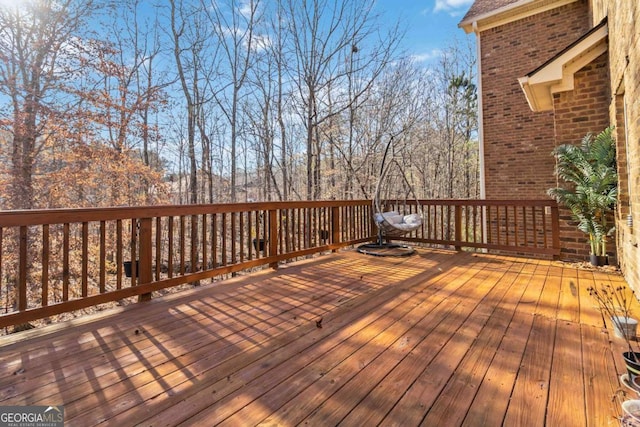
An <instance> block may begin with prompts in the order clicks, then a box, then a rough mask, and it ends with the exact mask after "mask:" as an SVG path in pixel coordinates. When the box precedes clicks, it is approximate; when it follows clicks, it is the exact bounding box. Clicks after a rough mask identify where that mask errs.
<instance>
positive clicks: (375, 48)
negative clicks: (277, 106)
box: [286, 0, 399, 199]
mask: <svg viewBox="0 0 640 427" xmlns="http://www.w3.org/2000/svg"><path fill="white" fill-rule="evenodd" d="M286 13H287V16H286V20H287V22H288V23H289V32H290V34H291V44H292V51H293V52H294V54H295V58H296V61H295V68H294V69H293V70H292V72H293V74H294V76H293V79H292V80H293V81H294V82H295V84H296V87H297V92H298V96H299V98H300V102H301V108H300V109H299V113H300V114H301V116H302V117H304V123H305V130H306V169H307V171H306V172H307V186H306V188H307V191H306V196H307V198H308V199H317V198H318V197H319V196H320V195H321V186H320V176H321V175H320V167H321V155H322V147H323V142H322V140H321V138H320V130H319V126H320V125H321V124H322V123H323V122H324V121H326V120H328V119H329V118H331V117H332V116H334V115H338V114H341V113H342V112H343V111H345V110H347V109H348V108H350V106H352V105H354V104H355V103H356V102H357V101H358V100H359V99H360V98H361V97H362V96H364V95H365V94H366V93H367V92H368V90H369V89H370V88H371V86H372V85H373V83H374V82H375V80H376V79H377V77H378V76H379V75H380V73H381V72H382V70H383V69H384V68H385V66H387V65H388V64H389V62H390V60H391V58H392V56H393V53H394V51H395V48H396V47H397V43H398V41H399V37H398V31H397V28H393V29H391V31H390V32H389V34H385V35H384V36H381V35H379V34H378V33H377V28H378V27H377V25H376V16H375V15H374V14H373V3H371V2H367V1H364V0H356V1H346V0H308V1H303V2H298V1H295V0H287V9H286ZM354 54H358V56H359V59H358V61H357V64H355V63H354V61H352V60H351V59H353V55H354ZM350 58H351V59H350ZM345 63H346V64H345ZM360 70H367V73H366V74H364V73H362V77H363V78H364V80H363V81H361V82H360V84H359V85H358V89H357V90H353V91H351V92H350V93H348V95H346V96H345V95H340V94H341V93H342V92H347V91H343V90H342V89H343V87H344V86H343V85H348V81H347V79H348V76H349V75H351V74H353V73H357V72H358V71H360ZM330 88H333V89H334V90H336V91H337V92H336V96H334V97H333V99H332V108H331V110H330V111H327V109H326V108H325V107H326V101H327V91H328V90H330ZM353 88H354V87H352V89H353Z"/></svg>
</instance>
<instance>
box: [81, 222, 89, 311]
mask: <svg viewBox="0 0 640 427" xmlns="http://www.w3.org/2000/svg"><path fill="white" fill-rule="evenodd" d="M88 276H89V223H88V222H86V221H84V222H83V223H82V273H81V277H82V278H81V281H82V290H81V295H82V298H86V297H87V296H88V295H89V277H88Z"/></svg>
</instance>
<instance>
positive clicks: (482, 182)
mask: <svg viewBox="0 0 640 427" xmlns="http://www.w3.org/2000/svg"><path fill="white" fill-rule="evenodd" d="M472 28H473V32H474V34H475V35H476V58H477V60H478V71H477V73H478V156H479V158H480V159H479V160H480V164H479V169H480V170H479V172H480V176H479V180H480V199H486V198H487V188H486V179H485V170H484V169H485V163H484V117H483V116H484V114H483V110H484V108H483V106H482V48H481V46H480V45H481V43H480V31H478V21H473V24H472Z"/></svg>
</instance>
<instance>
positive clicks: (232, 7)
mask: <svg viewBox="0 0 640 427" xmlns="http://www.w3.org/2000/svg"><path fill="white" fill-rule="evenodd" d="M202 5H203V11H206V17H207V19H208V21H209V23H210V25H211V27H212V31H213V33H214V34H215V35H216V41H217V42H218V43H219V45H220V47H221V49H220V50H219V56H218V58H217V59H219V61H220V62H224V66H221V67H220V70H221V73H222V75H221V76H219V78H218V79H216V80H215V81H212V80H210V81H209V82H208V83H209V84H210V85H213V86H214V89H213V90H212V92H213V96H214V97H215V99H216V102H217V104H218V106H219V107H220V109H221V110H222V112H223V113H224V116H225V117H226V118H227V120H228V122H229V126H230V135H229V137H230V140H231V156H230V157H231V177H230V178H231V201H232V202H235V201H236V199H237V194H236V185H237V183H236V175H237V146H238V134H239V132H238V129H239V128H238V120H239V117H238V115H239V110H240V108H239V107H240V103H241V91H242V88H243V86H244V84H245V82H246V79H247V73H248V71H249V69H250V67H251V65H252V58H253V55H254V50H255V49H254V44H255V43H256V40H255V34H254V29H255V26H256V23H257V21H258V20H259V19H260V15H259V13H258V11H259V5H260V1H259V0H249V1H248V2H239V1H236V0H227V1H225V2H221V1H210V0H202ZM220 62H219V63H220ZM245 169H246V168H245Z"/></svg>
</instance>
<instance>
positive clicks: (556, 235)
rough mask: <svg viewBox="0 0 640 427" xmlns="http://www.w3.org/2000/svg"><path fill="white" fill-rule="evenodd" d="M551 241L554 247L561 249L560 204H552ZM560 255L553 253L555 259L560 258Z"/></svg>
mask: <svg viewBox="0 0 640 427" xmlns="http://www.w3.org/2000/svg"><path fill="white" fill-rule="evenodd" d="M551 241H552V242H553V249H557V250H558V251H559V250H560V209H559V208H558V205H555V206H551ZM559 258H560V255H559V254H558V255H555V254H554V255H553V259H559Z"/></svg>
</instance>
